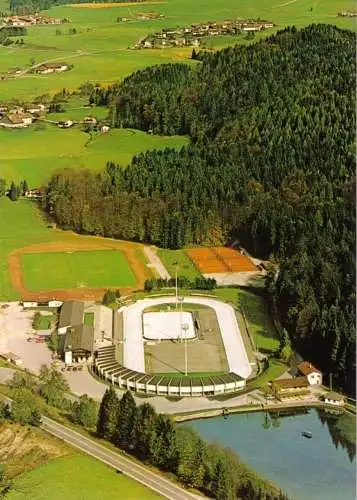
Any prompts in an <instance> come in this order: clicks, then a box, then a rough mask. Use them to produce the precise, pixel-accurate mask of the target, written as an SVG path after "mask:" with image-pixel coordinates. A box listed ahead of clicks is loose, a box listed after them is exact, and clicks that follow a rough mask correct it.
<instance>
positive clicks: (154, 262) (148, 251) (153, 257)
mask: <svg viewBox="0 0 357 500" xmlns="http://www.w3.org/2000/svg"><path fill="white" fill-rule="evenodd" d="M144 253H145V255H146V257H147V258H148V261H149V262H150V264H151V267H153V268H154V269H156V271H157V273H158V275H159V276H160V278H161V279H164V280H165V279H166V280H169V279H170V278H171V276H170V274H169V273H168V272H167V269H166V267H165V266H164V264H163V263H162V261H161V259H160V257H159V256H158V255H157V254H156V253H155V252H154V251H153V250H152V248H150V247H147V246H145V247H144Z"/></svg>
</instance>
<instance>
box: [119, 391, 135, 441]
mask: <svg viewBox="0 0 357 500" xmlns="http://www.w3.org/2000/svg"><path fill="white" fill-rule="evenodd" d="M136 414H137V408H136V403H135V400H134V398H133V395H132V394H131V392H130V391H126V392H125V394H124V395H123V397H122V398H121V400H120V401H119V408H118V414H117V423H116V432H115V436H114V440H115V444H116V445H117V446H119V447H120V448H122V449H123V450H130V449H132V448H133V446H134V445H133V442H134V425H135V421H136Z"/></svg>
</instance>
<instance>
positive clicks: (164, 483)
mask: <svg viewBox="0 0 357 500" xmlns="http://www.w3.org/2000/svg"><path fill="white" fill-rule="evenodd" d="M41 427H42V429H44V430H45V431H47V432H49V433H50V434H52V435H54V436H56V437H58V438H59V439H62V440H63V441H66V442H67V443H69V444H70V445H72V446H74V447H76V448H79V449H80V450H81V451H83V452H85V453H87V454H88V455H91V456H92V457H94V458H97V459H98V460H101V461H102V462H104V463H105V464H107V465H109V466H111V467H113V468H115V469H116V470H118V471H120V472H122V473H124V474H125V475H126V476H129V477H131V478H132V479H134V480H135V481H138V482H139V483H142V484H143V485H145V486H147V487H148V488H150V489H152V490H154V491H156V492H157V493H159V494H160V495H162V496H163V497H165V498H168V499H170V500H186V499H187V500H193V499H194V500H197V499H199V498H203V497H200V496H198V495H194V494H193V493H189V492H188V491H186V490H184V489H183V488H181V487H180V486H177V485H175V484H174V483H171V482H170V481H168V480H167V479H165V478H164V477H162V476H159V475H158V474H156V473H155V472H152V471H151V470H149V469H148V468H146V467H144V466H142V465H139V464H137V463H135V462H133V461H132V460H130V459H128V458H126V457H124V456H122V455H119V454H118V453H115V452H113V451H111V450H109V449H107V448H105V447H104V446H102V445H100V444H98V443H96V442H95V441H93V440H92V439H89V438H87V437H85V436H82V434H79V433H78V432H76V431H74V430H72V429H69V428H68V427H65V426H63V425H61V424H59V423H58V422H55V421H54V420H51V419H50V418H47V417H42V426H41Z"/></svg>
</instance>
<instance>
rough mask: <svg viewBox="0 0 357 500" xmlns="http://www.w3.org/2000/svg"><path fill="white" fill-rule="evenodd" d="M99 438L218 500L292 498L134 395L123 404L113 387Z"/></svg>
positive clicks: (105, 402)
mask: <svg viewBox="0 0 357 500" xmlns="http://www.w3.org/2000/svg"><path fill="white" fill-rule="evenodd" d="M97 434H98V436H100V437H101V438H103V439H106V440H108V441H111V442H112V443H114V444H115V445H116V446H118V447H119V448H121V449H122V450H124V451H126V452H127V453H130V454H132V455H134V456H135V457H137V458H139V459H140V460H142V461H144V462H146V463H149V464H152V465H154V466H156V467H158V468H160V469H162V470H164V471H166V472H172V473H174V474H175V475H176V476H177V477H178V479H179V480H180V481H181V482H182V483H183V484H185V485H187V486H189V487H192V488H196V489H199V490H201V491H202V492H203V493H205V494H206V495H208V496H210V497H213V498H216V499H217V500H233V499H235V498H244V499H247V500H253V499H256V498H259V499H260V500H268V499H269V500H273V499H276V500H278V499H279V500H284V499H287V497H286V496H285V495H284V494H283V493H282V492H279V491H278V490H277V489H276V488H274V487H273V486H271V485H270V484H269V483H267V482H266V481H264V480H262V479H260V478H258V476H256V475H255V474H254V473H253V472H252V471H250V470H249V469H248V467H246V466H245V465H244V464H242V463H241V462H240V461H239V459H238V457H237V456H236V455H234V453H233V452H231V451H229V450H226V449H224V448H221V447H220V446H218V445H216V444H213V445H212V444H207V443H206V442H205V441H203V440H202V439H201V438H200V437H199V435H198V434H197V433H196V432H195V431H194V430H193V429H191V428H189V427H183V426H177V425H176V424H175V423H174V422H173V421H172V420H171V418H170V417H168V416H166V415H162V414H158V413H156V411H155V409H154V408H153V406H151V405H150V404H149V403H144V404H141V405H139V406H137V405H136V403H135V400H134V398H133V396H132V394H131V392H130V391H127V392H126V393H125V394H124V395H123V397H122V398H121V399H119V398H118V396H117V394H116V391H115V389H114V388H113V386H110V387H109V388H108V389H107V390H106V392H105V394H104V396H103V399H102V402H101V405H100V408H99V414H98V422H97Z"/></svg>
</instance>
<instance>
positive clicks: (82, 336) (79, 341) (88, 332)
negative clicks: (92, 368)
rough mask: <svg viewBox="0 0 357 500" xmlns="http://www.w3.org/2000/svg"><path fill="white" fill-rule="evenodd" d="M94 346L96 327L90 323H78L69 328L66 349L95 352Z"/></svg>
mask: <svg viewBox="0 0 357 500" xmlns="http://www.w3.org/2000/svg"><path fill="white" fill-rule="evenodd" d="M93 347H94V328H93V327H92V326H88V325H78V326H75V327H73V328H69V330H68V332H67V334H66V340H65V343H64V348H65V349H70V350H71V351H88V352H93Z"/></svg>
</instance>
